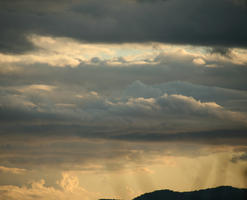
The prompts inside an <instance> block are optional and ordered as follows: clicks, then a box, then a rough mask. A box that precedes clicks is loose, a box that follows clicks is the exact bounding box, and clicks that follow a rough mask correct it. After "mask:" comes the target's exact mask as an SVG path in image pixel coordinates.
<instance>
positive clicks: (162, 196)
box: [133, 186, 247, 200]
mask: <svg viewBox="0 0 247 200" xmlns="http://www.w3.org/2000/svg"><path fill="white" fill-rule="evenodd" d="M133 200H247V189H238V188H234V187H231V186H220V187H216V188H210V189H204V190H198V191H192V192H174V191H171V190H157V191H154V192H150V193H146V194H143V195H141V196H139V197H136V198H134V199H133Z"/></svg>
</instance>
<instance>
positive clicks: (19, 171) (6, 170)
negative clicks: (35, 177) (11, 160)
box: [0, 166, 26, 174]
mask: <svg viewBox="0 0 247 200" xmlns="http://www.w3.org/2000/svg"><path fill="white" fill-rule="evenodd" d="M0 172H3V173H12V174H22V173H25V172H26V170H25V169H20V168H9V167H4V166H0Z"/></svg>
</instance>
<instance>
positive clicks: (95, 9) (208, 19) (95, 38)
mask: <svg viewBox="0 0 247 200" xmlns="http://www.w3.org/2000/svg"><path fill="white" fill-rule="evenodd" d="M59 4H60V5H59V6H58V5H57V4H56V5H55V3H54V2H48V1H45V2H39V1H22V2H21V3H20V2H18V1H12V3H11V4H10V3H7V2H6V1H3V2H1V8H2V9H1V19H4V20H1V21H0V26H1V35H0V38H1V46H0V47H1V51H2V52H11V53H21V52H24V51H28V50H30V49H32V47H33V45H32V44H31V43H30V42H29V41H28V40H27V35H29V34H33V33H35V34H44V35H53V36H62V37H70V38H74V39H78V40H81V41H89V42H107V43H123V42H150V41H154V42H166V43H173V44H193V45H214V46H215V45H218V46H228V47H232V46H235V47H236V46H242V47H244V46H246V40H245V37H244V36H245V35H246V30H247V29H246V25H245V21H246V14H245V7H243V6H239V5H241V4H240V3H236V1H228V0H218V1H213V0H210V1H207V2H205V1H202V0H200V1H197V2H196V3H195V2H194V1H193V0H189V1H186V3H185V2H183V1H179V0H172V1H122V0H118V1H115V0H114V1H113V0H104V1H101V2H98V1H95V0H93V1H92V0H91V1H88V0H86V1H73V2H72V3H70V4H69V3H68V2H67V1H59ZM32 5H35V6H32ZM31 8H32V9H31ZM175 13H176V14H175ZM208 13H210V15H209V14H208ZM215 19H217V20H215ZM225 21H228V22H229V23H227V24H226V23H225ZM143 22H145V23H143ZM236 24H237V26H236ZM240 27H241V28H240ZM226 33H227V34H226Z"/></svg>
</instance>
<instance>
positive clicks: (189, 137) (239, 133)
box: [113, 130, 247, 145]
mask: <svg viewBox="0 0 247 200" xmlns="http://www.w3.org/2000/svg"><path fill="white" fill-rule="evenodd" d="M246 133H247V130H213V131H200V132H185V133H176V134H159V133H148V134H142V133H135V134H126V135H120V136H114V137H113V138H115V139H120V140H127V141H146V142H189V143H195V142H197V143H203V144H211V145H245V144H246V141H247V134H246Z"/></svg>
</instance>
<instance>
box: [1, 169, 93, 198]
mask: <svg viewBox="0 0 247 200" xmlns="http://www.w3.org/2000/svg"><path fill="white" fill-rule="evenodd" d="M60 184H61V185H62V186H64V187H62V189H56V188H54V187H47V186H46V185H45V180H44V179H41V180H40V181H37V182H32V183H31V187H28V186H26V185H23V186H21V187H18V186H14V185H4V186H0V194H1V197H0V199H1V200H6V199H8V200H14V199H20V200H22V199H23V200H24V199H25V200H29V199H30V200H31V199H37V200H45V199H54V200H55V199H62V200H63V199H64V200H66V199H74V200H79V199H82V198H83V199H86V200H88V199H93V198H97V195H96V194H92V193H90V192H88V191H87V190H85V189H84V188H83V187H81V186H79V181H78V179H77V177H72V176H68V175H67V174H63V178H62V180H61V183H60ZM64 184H65V185H64Z"/></svg>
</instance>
